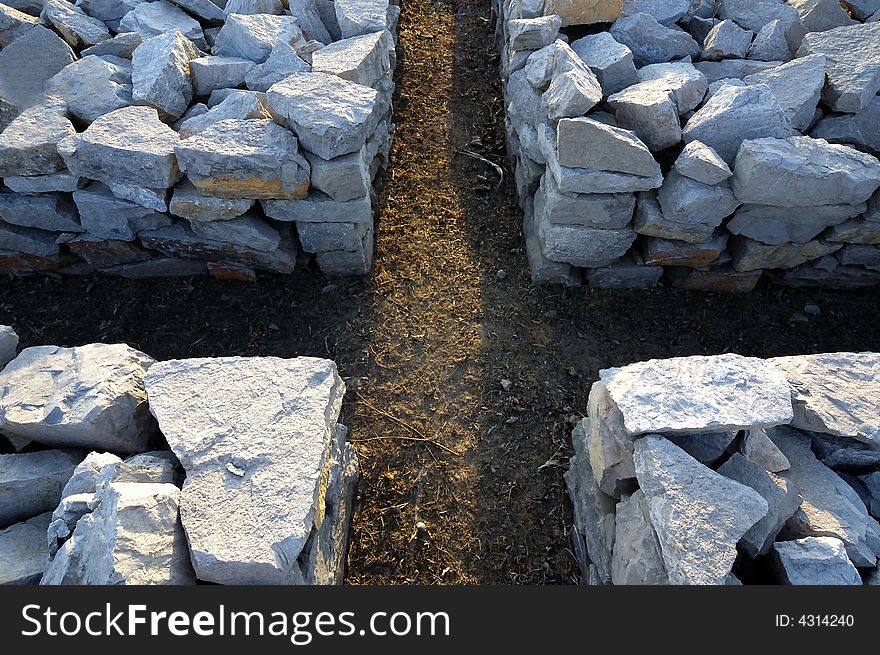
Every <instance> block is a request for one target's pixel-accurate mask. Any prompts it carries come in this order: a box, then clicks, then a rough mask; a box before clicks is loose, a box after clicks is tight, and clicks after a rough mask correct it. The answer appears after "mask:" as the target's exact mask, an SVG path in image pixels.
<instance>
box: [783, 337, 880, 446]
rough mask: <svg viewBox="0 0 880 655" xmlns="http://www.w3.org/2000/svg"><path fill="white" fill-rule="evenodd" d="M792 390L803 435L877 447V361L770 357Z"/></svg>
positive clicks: (840, 356)
mask: <svg viewBox="0 0 880 655" xmlns="http://www.w3.org/2000/svg"><path fill="white" fill-rule="evenodd" d="M770 361H771V362H773V364H775V365H776V366H777V367H779V368H780V369H781V370H782V372H783V373H784V374H785V376H786V377H787V378H788V382H789V384H790V385H791V393H792V404H793V406H794V419H793V420H792V422H791V425H792V426H794V427H796V428H800V429H802V430H809V431H811V432H822V433H825V434H830V435H835V436H840V437H851V438H853V439H858V440H859V441H865V442H867V443H873V444H875V445H878V446H880V418H878V416H877V410H876V407H877V400H878V398H880V356H877V355H874V354H870V353H826V354H820V355H803V356H800V357H775V358H773V359H771V360H770Z"/></svg>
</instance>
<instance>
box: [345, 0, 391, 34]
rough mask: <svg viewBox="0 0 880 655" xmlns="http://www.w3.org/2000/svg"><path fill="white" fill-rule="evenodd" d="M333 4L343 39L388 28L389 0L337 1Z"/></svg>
mask: <svg viewBox="0 0 880 655" xmlns="http://www.w3.org/2000/svg"><path fill="white" fill-rule="evenodd" d="M333 4H334V8H335V9H336V20H337V21H338V22H339V29H340V31H341V33H342V38H343V39H349V38H351V37H353V36H360V35H362V34H371V33H373V32H380V31H382V30H384V29H385V28H386V27H387V26H388V0H336V1H335V2H334V3H333Z"/></svg>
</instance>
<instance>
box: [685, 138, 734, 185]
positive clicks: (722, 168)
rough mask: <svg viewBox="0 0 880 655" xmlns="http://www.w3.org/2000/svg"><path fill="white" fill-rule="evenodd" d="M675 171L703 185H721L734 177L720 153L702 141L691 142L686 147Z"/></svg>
mask: <svg viewBox="0 0 880 655" xmlns="http://www.w3.org/2000/svg"><path fill="white" fill-rule="evenodd" d="M675 170H676V171H678V172H679V173H680V174H681V175H683V176H685V177H688V178H690V179H692V180H696V181H697V182H702V183H703V184H721V183H722V182H723V181H724V180H726V179H728V178H729V177H731V176H732V175H733V171H731V170H730V167H729V166H728V165H727V163H726V162H725V161H724V160H723V159H721V157H719V156H718V153H717V152H715V150H713V149H712V148H710V147H709V146H707V145H706V144H705V143H702V142H701V141H691V142H690V143H688V144H687V145H686V146H685V147H684V150H682V152H681V154H680V155H679V156H678V159H676V160H675Z"/></svg>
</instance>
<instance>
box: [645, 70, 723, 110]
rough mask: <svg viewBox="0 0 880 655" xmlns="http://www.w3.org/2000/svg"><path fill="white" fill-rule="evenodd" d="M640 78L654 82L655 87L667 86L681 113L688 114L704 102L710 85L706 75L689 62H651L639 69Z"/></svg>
mask: <svg viewBox="0 0 880 655" xmlns="http://www.w3.org/2000/svg"><path fill="white" fill-rule="evenodd" d="M639 80H640V81H641V82H653V83H654V84H653V85H651V86H653V87H655V88H657V87H665V89H666V90H667V91H669V92H670V93H672V99H673V100H674V101H675V106H676V107H677V108H678V113H679V114H686V113H687V112H689V111H691V110H692V109H694V108H695V107H697V105H699V104H700V103H701V102H703V97H704V96H705V95H706V91H707V90H708V87H709V82H708V81H707V79H706V76H705V75H703V74H702V73H701V72H700V71H698V70H697V69H696V68H694V66H693V65H692V64H690V63H687V62H674V63H671V64H649V65H648V66H644V67H642V68H640V69H639Z"/></svg>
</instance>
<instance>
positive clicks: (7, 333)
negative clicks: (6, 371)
mask: <svg viewBox="0 0 880 655" xmlns="http://www.w3.org/2000/svg"><path fill="white" fill-rule="evenodd" d="M17 352H18V335H17V334H16V333H15V330H13V329H12V328H11V327H10V326H8V325H0V371H2V370H3V368H4V367H5V366H6V365H7V364H8V363H9V362H11V361H12V360H13V359H15V355H16V354H17Z"/></svg>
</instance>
